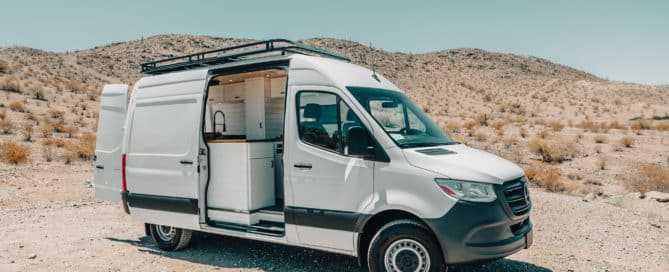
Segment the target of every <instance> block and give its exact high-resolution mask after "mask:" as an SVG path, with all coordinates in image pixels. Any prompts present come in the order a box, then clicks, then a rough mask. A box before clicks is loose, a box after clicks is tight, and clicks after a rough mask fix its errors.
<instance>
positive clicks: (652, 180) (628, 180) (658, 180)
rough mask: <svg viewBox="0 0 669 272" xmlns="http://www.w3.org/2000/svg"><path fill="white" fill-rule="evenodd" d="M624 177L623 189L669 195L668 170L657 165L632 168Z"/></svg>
mask: <svg viewBox="0 0 669 272" xmlns="http://www.w3.org/2000/svg"><path fill="white" fill-rule="evenodd" d="M626 172H627V173H628V174H627V175H626V177H625V187H627V189H628V190H631V191H638V192H640V193H641V194H645V193H647V192H650V191H659V192H665V193H669V168H667V167H662V166H660V165H657V164H644V165H641V166H639V167H634V168H632V169H630V170H629V171H626Z"/></svg>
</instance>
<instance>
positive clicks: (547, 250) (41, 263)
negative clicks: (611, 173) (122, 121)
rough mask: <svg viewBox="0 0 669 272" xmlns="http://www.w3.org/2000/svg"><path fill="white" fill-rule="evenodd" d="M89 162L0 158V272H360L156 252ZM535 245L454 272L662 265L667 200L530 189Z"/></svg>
mask: <svg viewBox="0 0 669 272" xmlns="http://www.w3.org/2000/svg"><path fill="white" fill-rule="evenodd" d="M90 168H91V167H90V166H88V165H83V164H82V165H75V166H68V167H64V166H62V164H57V163H54V164H49V165H41V166H26V167H21V168H15V167H11V166H7V165H0V209H1V211H2V213H1V214H2V216H1V217H0V226H1V227H0V271H212V270H218V271H359V270H360V269H359V268H358V267H357V265H356V260H355V259H354V258H351V257H347V256H341V255H336V254H330V253H324V252H319V251H313V250H307V249H301V248H296V247H288V246H282V245H274V244H269V243H262V242H254V241H246V240H241V239H236V238H229V237H220V236H213V235H204V234H200V235H198V236H197V237H196V238H195V239H194V242H193V243H192V244H191V246H190V247H189V248H188V249H186V250H183V251H180V252H161V251H159V250H157V248H156V247H155V246H154V245H153V243H152V242H151V239H150V238H148V237H146V236H145V235H144V232H143V227H142V224H141V222H134V221H132V220H131V219H130V217H129V216H127V215H125V214H124V213H123V211H122V210H121V207H120V205H115V204H108V203H104V202H99V201H97V200H95V199H94V196H93V188H92V187H91V186H90V183H89V182H88V181H89V180H91V179H92V172H91V171H90ZM532 196H533V200H534V208H533V210H532V218H533V222H534V228H535V230H534V231H535V234H534V237H535V238H534V239H535V240H534V245H533V246H532V247H531V248H530V249H529V250H524V251H521V252H519V253H517V254H515V255H512V256H510V257H508V258H506V259H503V260H499V261H496V262H493V263H490V264H487V265H477V266H464V267H453V269H452V270H453V271H666V268H667V267H669V258H668V256H669V204H668V203H664V204H663V203H657V202H653V201H651V200H638V199H634V198H631V197H620V198H616V197H614V198H609V199H598V200H595V201H591V202H584V201H583V200H582V198H580V197H574V196H569V195H563V194H554V193H548V192H544V191H543V190H541V189H532Z"/></svg>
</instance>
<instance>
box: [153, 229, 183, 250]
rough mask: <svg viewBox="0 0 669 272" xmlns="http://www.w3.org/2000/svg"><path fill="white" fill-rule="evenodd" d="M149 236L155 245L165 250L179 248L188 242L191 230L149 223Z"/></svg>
mask: <svg viewBox="0 0 669 272" xmlns="http://www.w3.org/2000/svg"><path fill="white" fill-rule="evenodd" d="M149 229H150V232H151V238H153V241H154V242H155V243H156V245H157V246H158V247H159V248H160V249H162V250H165V251H174V250H180V249H182V248H184V247H186V246H188V244H189V243H190V240H191V238H192V237H193V231H191V230H185V229H180V228H175V227H170V226H162V225H151V226H150V227H149Z"/></svg>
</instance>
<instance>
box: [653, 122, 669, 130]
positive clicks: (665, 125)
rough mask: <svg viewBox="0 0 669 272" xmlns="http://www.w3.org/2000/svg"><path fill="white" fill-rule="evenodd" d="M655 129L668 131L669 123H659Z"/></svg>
mask: <svg viewBox="0 0 669 272" xmlns="http://www.w3.org/2000/svg"><path fill="white" fill-rule="evenodd" d="M655 129H657V130H662V131H667V130H669V122H668V121H662V122H657V124H655Z"/></svg>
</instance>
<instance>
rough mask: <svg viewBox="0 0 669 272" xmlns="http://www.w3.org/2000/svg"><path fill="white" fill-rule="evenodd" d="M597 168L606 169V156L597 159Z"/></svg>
mask: <svg viewBox="0 0 669 272" xmlns="http://www.w3.org/2000/svg"><path fill="white" fill-rule="evenodd" d="M597 169H599V170H606V158H604V157H601V158H599V160H597Z"/></svg>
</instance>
